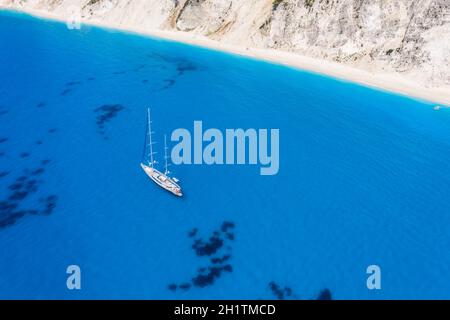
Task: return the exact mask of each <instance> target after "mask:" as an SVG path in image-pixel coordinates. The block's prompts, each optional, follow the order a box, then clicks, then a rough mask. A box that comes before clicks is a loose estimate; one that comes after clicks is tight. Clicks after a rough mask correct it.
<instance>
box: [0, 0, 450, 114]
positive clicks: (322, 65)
mask: <svg viewBox="0 0 450 320" xmlns="http://www.w3.org/2000/svg"><path fill="white" fill-rule="evenodd" d="M0 10H8V11H15V12H19V13H26V14H29V15H32V16H35V17H38V18H44V19H50V20H57V21H61V22H65V19H64V18H63V17H61V16H59V15H56V14H52V13H49V12H47V11H39V10H25V9H20V10H18V9H16V8H12V7H8V6H4V5H0ZM82 23H83V24H86V25H91V26H97V27H103V28H110V29H117V30H121V31H128V32H133V33H137V34H140V35H144V36H150V37H155V38H161V39H167V40H172V41H177V42H182V43H187V44H190V45H194V46H200V47H204V48H208V49H213V50H219V51H224V52H228V53H232V54H237V55H241V56H245V57H249V58H254V59H258V60H263V61H267V62H271V63H277V64H281V65H286V66H290V67H293V68H297V69H301V70H305V71H309V72H314V73H318V74H321V75H325V76H329V77H333V78H337V79H340V80H344V81H350V82H354V83H358V84H361V85H364V86H367V87H371V88H375V89H379V90H382V91H388V92H391V93H396V94H400V95H404V96H407V97H409V98H415V99H418V100H422V101H425V102H430V103H434V104H437V105H444V106H448V107H450V87H441V88H426V87H423V86H421V85H419V84H417V83H415V82H413V81H411V80H408V79H406V78H404V77H402V76H401V75H400V74H395V73H377V74H375V73H371V72H368V71H364V70H362V69H357V68H353V67H350V66H346V65H343V64H339V63H335V62H331V61H326V60H321V59H315V58H310V57H306V56H302V55H299V54H295V53H289V52H285V51H280V50H273V49H257V48H242V47H238V46H232V45H227V44H223V43H220V42H218V41H214V40H210V39H208V38H206V37H202V36H198V35H193V34H190V33H187V32H181V31H165V30H145V29H142V28H136V27H130V26H124V25H120V24H116V23H105V22H103V21H99V20H86V19H83V20H82Z"/></svg>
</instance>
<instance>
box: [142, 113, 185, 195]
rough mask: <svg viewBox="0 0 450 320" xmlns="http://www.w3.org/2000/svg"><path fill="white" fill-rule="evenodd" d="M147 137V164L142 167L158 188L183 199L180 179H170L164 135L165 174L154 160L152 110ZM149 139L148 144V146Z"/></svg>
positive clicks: (148, 119)
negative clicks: (158, 168) (159, 169)
mask: <svg viewBox="0 0 450 320" xmlns="http://www.w3.org/2000/svg"><path fill="white" fill-rule="evenodd" d="M147 121H148V123H147V136H146V139H145V142H146V144H145V146H144V155H145V157H146V161H147V163H144V162H142V163H141V167H142V169H143V170H144V172H145V173H146V174H147V175H148V176H149V178H150V179H152V180H153V181H154V182H155V183H156V184H157V185H158V186H160V187H161V188H163V189H166V190H167V191H169V192H172V193H173V194H174V195H176V196H179V197H181V196H182V195H183V193H182V192H181V187H180V186H179V185H178V184H177V182H178V179H177V178H171V177H169V173H170V172H169V170H168V168H169V163H168V159H169V157H168V155H167V141H166V136H165V135H164V160H165V170H164V173H162V172H160V171H158V170H157V169H156V168H155V167H154V165H155V164H156V163H157V162H156V161H155V160H154V159H153V155H154V154H155V153H156V152H153V144H154V143H153V142H152V133H153V132H152V121H151V118H150V108H149V109H148V110H147ZM147 139H148V144H147ZM147 147H148V154H146V150H147ZM144 161H145V160H144Z"/></svg>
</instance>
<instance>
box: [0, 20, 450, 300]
mask: <svg viewBox="0 0 450 320" xmlns="http://www.w3.org/2000/svg"><path fill="white" fill-rule="evenodd" d="M149 106H150V107H151V108H152V117H153V130H154V131H155V134H154V138H155V139H156V140H157V141H158V142H159V144H157V145H156V146H155V148H157V149H158V151H159V152H160V153H159V154H157V157H158V160H160V162H162V158H161V156H162V151H163V143H162V142H163V136H164V134H168V135H170V133H171V132H172V131H173V130H174V129H176V128H187V129H190V130H192V126H193V122H194V121H195V120H201V121H203V126H204V127H205V128H218V129H220V130H225V129H227V128H244V129H248V128H256V129H259V128H268V129H270V128H279V130H280V170H279V173H278V174H277V175H274V176H261V175H260V174H259V166H257V165H211V166H208V165H179V166H173V167H172V171H173V172H174V174H175V175H176V176H177V177H178V178H179V179H180V180H181V182H180V183H181V185H182V187H183V191H184V194H185V196H184V197H183V198H177V197H174V196H173V195H171V194H169V193H167V192H166V191H164V190H162V189H160V188H158V187H157V186H156V185H155V184H154V183H152V182H151V181H150V180H149V179H148V177H147V176H146V175H145V174H144V172H143V171H142V169H141V168H140V166H139V163H140V161H141V154H142V147H143V142H144V141H143V140H144V135H145V126H146V119H145V115H146V108H147V107H149ZM433 107H434V104H433V103H428V102H423V101H418V100H413V99H410V98H407V97H403V96H399V95H394V94H389V93H385V92H381V91H376V90H373V89H369V88H366V87H363V86H359V85H356V84H352V83H348V82H344V81H338V80H335V79H332V78H329V77H325V76H321V75H317V74H313V73H309V72H304V71H300V70H295V69H293V68H288V67H284V66H280V65H275V64H270V63H266V62H261V61H256V60H252V59H247V58H243V57H240V56H236V55H230V54H226V53H222V52H216V51H211V50H207V49H202V48H198V47H194V46H189V45H185V44H180V43H175V42H170V41H165V40H160V39H154V38H148V37H143V36H139V35H135V34H131V33H125V32H118V31H113V30H104V29H100V28H96V27H90V26H85V25H83V26H82V28H81V30H69V29H67V27H66V26H65V25H64V24H62V23H58V22H51V21H46V20H39V19H35V18H32V17H29V16H26V15H22V14H17V13H11V12H6V11H5V12H1V13H0V298H2V299H12V298H27V299H37V298H41V299H50V298H52V299H53V298H58V299H86V298H87V299H109V298H125V299H131V298H138V299H140V298H144V299H260V298H261V299H315V298H318V297H320V298H332V299H391V298H399V299H412V298H423V299H444V298H446V299H449V298H450V281H449V279H448V278H449V275H450V202H449V200H448V198H449V196H448V195H449V192H450V138H449V137H450V110H449V109H441V110H439V111H435V110H433ZM172 145H173V144H172ZM69 265H78V266H79V267H80V269H81V290H68V289H67V287H66V279H67V277H68V274H66V268H67V267H68V266H69ZM369 265H378V266H379V267H380V268H381V289H380V290H368V288H367V286H366V280H367V278H368V274H367V273H366V268H367V267H368V266H369Z"/></svg>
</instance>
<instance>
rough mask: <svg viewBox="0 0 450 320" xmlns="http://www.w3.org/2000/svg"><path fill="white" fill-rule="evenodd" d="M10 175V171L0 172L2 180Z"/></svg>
mask: <svg viewBox="0 0 450 320" xmlns="http://www.w3.org/2000/svg"><path fill="white" fill-rule="evenodd" d="M7 175H9V171H0V179H1V178H4V177H6V176H7Z"/></svg>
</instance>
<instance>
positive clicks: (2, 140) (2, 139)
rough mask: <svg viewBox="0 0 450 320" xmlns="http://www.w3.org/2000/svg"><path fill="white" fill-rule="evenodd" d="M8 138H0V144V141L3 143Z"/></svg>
mask: <svg viewBox="0 0 450 320" xmlns="http://www.w3.org/2000/svg"><path fill="white" fill-rule="evenodd" d="M8 140H9V139H8V138H0V144H1V143H5V142H6V141H8Z"/></svg>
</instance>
